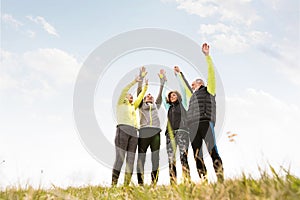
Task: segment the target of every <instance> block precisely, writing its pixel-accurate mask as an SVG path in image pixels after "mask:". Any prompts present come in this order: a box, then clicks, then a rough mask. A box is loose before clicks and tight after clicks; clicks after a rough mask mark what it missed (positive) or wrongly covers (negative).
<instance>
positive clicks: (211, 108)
mask: <svg viewBox="0 0 300 200" xmlns="http://www.w3.org/2000/svg"><path fill="white" fill-rule="evenodd" d="M202 52H203V54H204V55H205V58H206V62H207V64H208V78H207V86H205V84H204V81H203V80H202V79H196V80H195V81H193V82H192V85H191V87H190V86H189V84H188V82H187V81H186V79H185V78H184V76H183V78H184V81H183V82H184V83H185V87H187V88H189V90H190V92H192V91H193V93H192V96H191V99H190V101H189V108H188V111H187V122H188V127H189V132H190V140H191V143H192V148H193V151H194V158H195V161H196V167H197V172H198V174H199V177H200V178H204V179H206V178H207V170H206V167H205V163H204V160H203V150H202V142H203V140H204V141H205V144H206V146H207V149H208V152H209V154H210V156H211V158H212V161H213V167H214V170H215V172H216V175H217V178H218V181H219V182H223V180H224V173H223V163H222V159H221V157H220V155H219V153H218V149H217V144H216V138H215V131H214V127H215V123H216V100H215V97H216V80H215V71H214V66H213V62H212V59H211V57H210V55H209V45H207V44H206V43H204V44H203V45H202ZM177 72H180V70H179V68H178V69H177ZM180 73H181V72H180Z"/></svg>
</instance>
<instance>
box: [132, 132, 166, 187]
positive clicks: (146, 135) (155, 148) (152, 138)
mask: <svg viewBox="0 0 300 200" xmlns="http://www.w3.org/2000/svg"><path fill="white" fill-rule="evenodd" d="M160 131H161V130H160V129H159V128H153V127H146V128H141V129H140V130H139V139H138V160H137V178H138V183H139V184H140V185H143V184H144V166H145V161H146V153H147V149H148V147H149V146H150V149H151V161H152V172H151V180H152V184H156V183H157V180H158V171H159V149H160Z"/></svg>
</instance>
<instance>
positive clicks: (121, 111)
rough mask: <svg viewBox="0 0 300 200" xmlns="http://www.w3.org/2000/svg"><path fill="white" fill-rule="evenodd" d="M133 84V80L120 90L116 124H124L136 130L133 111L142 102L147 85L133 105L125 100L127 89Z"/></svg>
mask: <svg viewBox="0 0 300 200" xmlns="http://www.w3.org/2000/svg"><path fill="white" fill-rule="evenodd" d="M135 83H136V81H135V80H134V81H132V82H131V83H129V84H128V85H127V86H126V87H125V88H124V89H123V90H122V93H121V95H120V97H119V100H118V104H117V122H118V124H126V125H129V126H133V127H136V128H138V127H137V124H138V123H137V119H136V112H135V110H136V109H137V108H138V107H139V105H140V103H141V102H142V100H143V97H144V95H145V93H146V91H147V89H148V85H145V86H144V87H143V90H142V92H141V93H140V94H139V96H138V97H137V99H136V100H135V101H134V102H133V103H129V101H128V99H127V98H126V95H127V93H128V91H129V89H130V88H131V87H132V86H133V85H134V84H135Z"/></svg>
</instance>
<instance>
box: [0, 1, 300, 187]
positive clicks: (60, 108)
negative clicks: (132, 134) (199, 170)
mask: <svg viewBox="0 0 300 200" xmlns="http://www.w3.org/2000/svg"><path fill="white" fill-rule="evenodd" d="M299 11H300V3H299V1H297V0H291V1H283V0H260V1H252V0H242V1H241V0H239V1H238V0H230V1H226V2H223V1H218V0H206V1H195V0H153V1H145V0H144V1H142V0H131V1H129V0H126V1H116V0H113V1H92V0H89V1H76V2H74V1H50V0H46V1H16V0H11V1H1V68H0V69H1V70H0V95H1V98H0V110H1V113H0V120H1V122H2V123H1V126H0V134H1V140H0V161H1V160H5V163H2V164H0V176H3V177H4V178H3V179H2V178H1V179H0V183H1V184H2V185H3V186H6V185H10V184H16V183H18V181H19V182H26V181H29V182H31V183H32V184H37V183H39V181H40V180H41V179H43V183H44V184H45V185H47V184H49V182H53V183H55V184H57V185H68V184H79V185H80V184H87V183H92V184H99V183H103V184H106V183H109V181H110V175H109V174H110V169H107V168H106V167H104V166H102V165H101V164H100V163H98V162H96V161H95V160H94V159H93V158H92V156H91V155H89V154H88V152H87V151H86V150H85V148H84V147H83V146H82V144H81V142H80V139H79V137H78V134H77V133H76V128H75V125H74V120H73V115H72V98H73V89H74V83H75V81H76V76H77V74H78V71H79V69H80V67H81V65H82V64H83V62H84V61H85V59H87V58H88V56H89V54H90V53H91V52H93V51H94V49H96V48H97V47H98V46H99V45H100V44H101V43H103V42H104V41H106V40H107V39H109V38H111V37H113V36H115V35H118V34H120V33H123V32H126V31H130V30H134V29H138V28H145V27H155V28H162V29H168V30H173V31H177V32H179V33H181V34H184V35H186V36H188V37H190V38H191V39H192V40H194V41H196V42H198V43H199V44H201V43H203V42H207V43H209V44H210V46H211V55H212V57H213V60H214V64H215V66H216V68H217V70H218V72H219V74H220V76H221V78H222V82H223V85H224V90H225V94H226V120H225V123H224V127H223V133H222V138H221V139H220V140H219V141H218V144H219V149H220V150H219V151H220V153H221V156H222V157H223V160H224V163H225V164H224V165H225V175H226V176H227V177H232V176H235V175H236V176H237V175H238V174H240V171H246V172H249V173H254V174H255V173H257V165H260V164H261V165H263V164H264V163H263V162H262V161H270V162H271V163H272V164H274V165H275V166H276V167H279V166H280V165H283V166H285V167H289V166H291V170H292V171H293V172H294V173H295V174H297V175H298V176H300V171H299V169H300V160H299V158H298V157H299V156H298V157H297V155H296V152H297V149H296V145H297V143H296V141H299V135H298V132H299V131H300V126H299V123H298V121H299V119H300V104H299V102H300V101H299V100H300V92H299V91H300V90H299V89H300V81H299V77H300V66H299V64H298V63H299V62H298V61H297V58H298V57H299V56H300V48H299V47H300V36H299V35H300V12H299ZM199 53H200V52H199ZM143 56H144V60H145V64H149V62H151V60H149V56H147V55H145V54H140V56H132V57H130V56H129V57H128V58H127V59H126V58H125V59H124V60H121V61H120V62H118V63H117V64H118V65H116V66H115V67H119V66H120V67H121V66H122V65H126V66H130V65H131V64H139V63H142V62H143ZM161 57H162V56H161ZM153 59H154V61H153V63H155V62H161V63H160V64H173V63H174V60H175V58H172V57H171V56H170V57H168V56H166V57H164V59H160V58H159V55H157V56H156V57H153ZM155 59H156V60H155ZM168 59H169V60H168ZM170 59H174V60H171V61H170ZM176 61H177V60H176ZM178 62H180V60H178ZM183 65H184V63H183ZM136 67H138V66H136ZM184 67H185V66H182V69H183V71H184V69H186V73H187V74H188V75H189V76H188V77H187V78H188V79H193V78H195V77H194V76H192V75H190V74H191V71H190V69H189V68H188V67H186V68H184ZM122 70H123V71H122V72H124V73H126V69H124V68H122ZM128 70H130V69H128ZM96 98H97V99H99V101H100V100H101V96H100V97H99V96H96ZM106 98H108V99H109V98H110V96H109V95H107V96H105V97H103V99H106ZM96 107H97V106H96ZM98 115H101V112H98ZM110 123H111V124H113V121H110ZM106 128H107V131H108V132H111V137H113V135H114V127H113V126H107V127H106ZM227 131H232V132H235V133H237V134H238V136H237V138H236V142H234V143H232V142H229V140H228V138H227V135H226V132H227ZM162 137H163V135H162ZM162 155H163V154H162ZM245 157H247V158H249V159H244V158H245ZM237 159H238V160H242V162H238V161H237ZM208 161H209V160H208ZM190 165H194V161H193V160H192V158H191V159H190ZM41 170H43V173H42V174H41V173H40V171H41ZM103 171H105V175H103ZM166 175H167V171H162V177H164V176H165V177H166ZM194 177H195V181H197V178H196V175H194ZM212 179H213V177H212ZM161 183H164V182H163V180H161Z"/></svg>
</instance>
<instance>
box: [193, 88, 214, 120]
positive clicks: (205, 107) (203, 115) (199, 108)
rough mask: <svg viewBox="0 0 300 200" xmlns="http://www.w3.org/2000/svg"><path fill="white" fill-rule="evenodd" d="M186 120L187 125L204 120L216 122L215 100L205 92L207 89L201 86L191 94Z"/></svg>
mask: <svg viewBox="0 0 300 200" xmlns="http://www.w3.org/2000/svg"><path fill="white" fill-rule="evenodd" d="M187 120H188V123H189V124H192V123H195V122H199V121H204V120H208V121H212V122H214V123H215V122H216V99H215V96H213V95H211V94H210V93H209V92H208V91H207V87H205V86H201V87H200V88H199V89H198V90H196V91H195V92H194V93H193V95H192V97H191V99H190V103H189V110H188V111H187Z"/></svg>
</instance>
